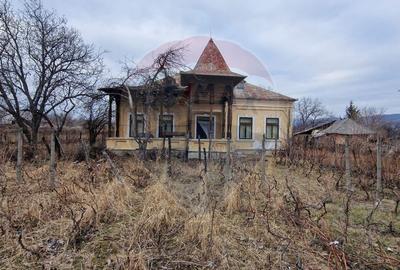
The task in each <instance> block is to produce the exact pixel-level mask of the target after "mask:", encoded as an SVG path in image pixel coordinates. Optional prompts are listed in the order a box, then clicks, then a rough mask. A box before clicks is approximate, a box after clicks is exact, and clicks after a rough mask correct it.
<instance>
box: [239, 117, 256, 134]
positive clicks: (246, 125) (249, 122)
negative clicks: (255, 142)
mask: <svg viewBox="0 0 400 270" xmlns="http://www.w3.org/2000/svg"><path fill="white" fill-rule="evenodd" d="M252 138H253V118H251V117H240V118H239V139H252Z"/></svg>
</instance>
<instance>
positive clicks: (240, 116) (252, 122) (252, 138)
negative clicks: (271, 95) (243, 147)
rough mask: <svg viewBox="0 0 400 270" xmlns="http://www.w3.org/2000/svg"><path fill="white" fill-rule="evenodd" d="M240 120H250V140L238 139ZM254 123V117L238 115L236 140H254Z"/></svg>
mask: <svg viewBox="0 0 400 270" xmlns="http://www.w3.org/2000/svg"><path fill="white" fill-rule="evenodd" d="M241 118H249V119H251V138H241V137H240V119H241ZM254 123H255V117H254V116H249V115H238V122H237V139H238V140H254Z"/></svg>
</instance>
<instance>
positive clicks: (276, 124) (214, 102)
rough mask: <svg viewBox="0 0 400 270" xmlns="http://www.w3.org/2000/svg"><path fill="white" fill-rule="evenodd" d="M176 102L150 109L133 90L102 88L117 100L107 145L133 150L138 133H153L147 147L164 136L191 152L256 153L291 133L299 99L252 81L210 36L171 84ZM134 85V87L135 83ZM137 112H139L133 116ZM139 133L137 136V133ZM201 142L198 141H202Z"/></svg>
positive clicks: (160, 144) (161, 142)
mask: <svg viewBox="0 0 400 270" xmlns="http://www.w3.org/2000/svg"><path fill="white" fill-rule="evenodd" d="M171 85H173V86H174V89H175V90H174V91H170V92H168V91H164V92H163V94H165V93H167V94H166V95H168V93H172V94H171V95H173V96H174V97H175V98H174V101H173V102H172V103H171V104H169V105H164V104H163V105H161V106H158V107H156V108H154V106H153V107H152V109H151V110H147V109H145V108H143V106H142V104H143V102H141V101H140V100H139V101H137V100H136V101H137V102H135V97H136V96H135V95H132V94H131V98H132V99H133V104H134V109H132V101H131V102H129V98H128V96H129V95H126V94H124V91H125V92H126V91H130V90H129V89H128V90H126V89H124V88H103V89H100V90H102V91H104V92H106V93H107V94H109V95H110V118H111V104H112V102H115V107H116V115H115V121H114V122H115V127H114V128H111V125H112V123H111V119H110V120H109V125H110V128H109V130H114V131H113V132H112V133H111V132H110V133H109V137H108V139H107V148H108V149H109V150H112V151H133V150H137V149H138V148H139V145H138V142H137V140H136V139H135V138H137V136H138V134H144V133H146V132H147V133H150V137H151V139H150V140H149V142H148V144H147V149H154V148H157V149H161V148H162V147H163V146H165V139H164V138H165V137H171V148H172V149H174V150H182V151H186V152H187V153H188V155H189V156H192V155H193V154H196V153H197V152H198V149H199V148H201V149H203V148H205V149H207V150H211V151H212V152H218V153H223V152H226V151H227V142H228V140H229V141H230V149H231V151H232V152H241V153H246V152H254V151H257V150H260V149H262V140H263V137H265V146H266V148H267V149H274V148H275V145H277V147H280V146H281V145H283V144H284V143H285V142H286V140H287V139H288V138H289V137H290V136H291V133H292V119H293V117H292V114H293V104H294V101H295V99H293V98H290V97H287V96H284V95H281V94H279V93H276V92H273V91H270V90H267V89H264V88H261V87H258V86H255V85H252V84H250V83H247V82H246V81H245V76H243V75H241V74H238V73H235V72H232V71H231V70H230V68H229V67H228V65H227V64H226V62H225V60H224V58H223V56H222V54H221V52H220V51H219V49H218V48H217V46H216V45H215V43H214V41H213V40H212V39H210V40H209V42H208V44H207V45H206V47H205V49H204V51H203V52H202V54H201V56H200V58H199V60H198V62H197V64H196V66H195V67H194V69H192V70H189V71H182V72H180V73H179V74H178V75H177V76H176V77H175V78H174V82H173V83H172V84H171ZM132 89H133V88H132ZM135 115H136V117H135ZM135 134H136V136H135ZM199 143H200V145H199Z"/></svg>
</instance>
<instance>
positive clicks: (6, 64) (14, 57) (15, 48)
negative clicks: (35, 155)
mask: <svg viewBox="0 0 400 270" xmlns="http://www.w3.org/2000/svg"><path fill="white" fill-rule="evenodd" d="M0 45H1V46H0V108H1V109H3V110H5V111H6V112H7V113H8V114H10V115H11V116H12V117H13V118H14V119H15V121H16V123H17V124H18V125H19V126H20V127H21V128H22V130H23V133H24V135H25V137H26V139H27V141H28V142H29V144H30V145H31V147H32V150H33V151H35V149H36V145H37V142H38V130H39V127H40V125H41V123H42V121H43V120H46V121H47V122H48V123H49V124H50V123H51V126H53V127H54V126H56V125H58V129H60V127H61V129H62V126H63V123H65V119H66V116H67V115H68V114H69V112H70V111H72V109H73V107H74V105H73V104H74V100H75V99H78V98H80V97H82V96H84V95H87V93H88V92H89V91H91V90H92V89H93V88H92V87H93V85H94V84H95V82H96V81H97V78H98V76H99V74H100V73H101V71H102V67H103V66H102V59H101V54H100V53H98V52H96V51H95V48H94V47H93V46H92V45H88V44H85V43H84V42H83V40H82V38H81V36H80V34H79V33H78V32H77V31H76V30H75V29H73V28H70V27H69V26H68V25H67V21H66V19H65V18H62V17H59V16H57V14H56V13H55V12H54V11H49V10H46V9H45V8H43V6H42V3H41V2H40V1H39V0H28V1H27V2H25V5H24V8H23V9H22V10H18V11H15V10H13V9H12V7H11V5H10V4H9V2H8V1H7V0H2V1H1V2H0ZM71 106H72V107H71ZM61 112H62V114H63V115H64V116H65V117H62V118H61V119H64V120H61V122H59V124H61V125H59V124H57V123H55V122H54V121H53V119H54V117H53V119H52V118H50V117H49V116H50V115H53V116H54V115H58V116H59V115H60V113H61ZM55 118H58V117H55Z"/></svg>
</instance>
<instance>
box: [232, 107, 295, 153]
mask: <svg viewBox="0 0 400 270" xmlns="http://www.w3.org/2000/svg"><path fill="white" fill-rule="evenodd" d="M292 107H293V104H292V103H291V102H285V101H260V100H235V102H234V104H233V116H232V139H233V140H234V141H236V142H238V143H240V145H242V146H244V145H245V147H246V148H247V149H261V148H262V138H263V134H264V133H265V130H266V118H278V119H279V141H278V146H279V145H281V144H283V143H285V142H286V139H287V136H288V131H289V135H290V136H291V132H292V120H293V116H292V113H293V109H292ZM241 116H242V117H243V116H244V117H252V118H253V138H252V139H239V135H238V134H239V133H238V132H239V127H238V124H239V117H241ZM274 145H275V141H274V140H267V141H266V147H267V149H272V148H274Z"/></svg>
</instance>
